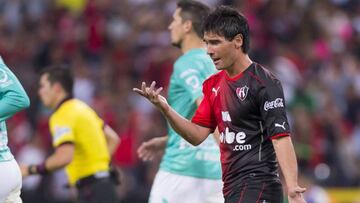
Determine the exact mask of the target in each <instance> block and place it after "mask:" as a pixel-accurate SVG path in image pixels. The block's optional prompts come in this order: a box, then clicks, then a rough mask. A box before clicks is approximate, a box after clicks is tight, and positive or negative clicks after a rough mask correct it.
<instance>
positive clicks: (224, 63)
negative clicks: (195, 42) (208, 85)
mask: <svg viewBox="0 0 360 203" xmlns="http://www.w3.org/2000/svg"><path fill="white" fill-rule="evenodd" d="M204 41H205V43H206V48H207V52H208V54H209V55H210V57H211V59H212V60H213V62H214V64H215V66H216V69H218V70H226V69H229V68H231V67H232V66H233V65H234V63H235V61H236V58H237V50H236V45H235V42H233V41H228V40H227V39H225V37H223V36H220V35H218V34H215V33H208V32H206V33H205V34H204Z"/></svg>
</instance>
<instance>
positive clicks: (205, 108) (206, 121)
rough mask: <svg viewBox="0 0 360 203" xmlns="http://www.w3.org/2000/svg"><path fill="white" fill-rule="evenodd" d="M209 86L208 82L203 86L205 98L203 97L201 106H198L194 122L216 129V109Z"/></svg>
mask: <svg viewBox="0 0 360 203" xmlns="http://www.w3.org/2000/svg"><path fill="white" fill-rule="evenodd" d="M208 90H209V87H208V84H207V83H206V81H205V83H204V86H203V93H204V98H203V99H202V101H201V103H200V106H199V107H198V108H197V110H196V112H195V114H194V116H193V118H192V122H193V123H195V124H198V125H201V126H204V127H207V128H210V129H212V130H215V128H216V125H217V124H216V119H215V116H214V111H213V108H212V105H211V101H210V94H209V91H208Z"/></svg>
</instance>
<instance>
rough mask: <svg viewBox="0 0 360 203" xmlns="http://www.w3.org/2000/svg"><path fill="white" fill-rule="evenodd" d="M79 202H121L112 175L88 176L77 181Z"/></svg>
mask: <svg viewBox="0 0 360 203" xmlns="http://www.w3.org/2000/svg"><path fill="white" fill-rule="evenodd" d="M76 188H77V191H78V198H77V203H119V202H120V201H119V198H118V195H117V192H116V185H115V183H114V181H113V180H112V179H111V177H110V176H105V177H96V176H88V177H86V178H83V179H81V180H79V181H78V182H77V183H76Z"/></svg>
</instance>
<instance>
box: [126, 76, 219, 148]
mask: <svg viewBox="0 0 360 203" xmlns="http://www.w3.org/2000/svg"><path fill="white" fill-rule="evenodd" d="M155 84H156V83H155V82H152V83H151V85H150V86H149V87H147V86H146V83H145V82H143V83H142V85H141V89H138V88H134V89H133V90H134V91H135V92H137V93H138V94H140V95H141V96H143V97H145V98H147V99H148V100H149V101H150V102H151V103H153V104H154V105H155V106H156V107H157V108H158V109H159V110H160V111H161V113H162V114H163V115H164V116H165V118H166V119H167V120H168V122H169V123H170V125H171V127H172V128H173V129H174V130H175V131H176V132H177V133H178V134H179V135H181V136H182V137H183V138H184V139H185V140H186V141H188V142H189V143H191V144H192V145H195V146H196V145H199V144H200V143H201V142H203V141H204V140H205V139H206V137H207V136H208V135H209V134H210V133H211V131H212V130H211V129H210V128H206V127H202V126H199V125H196V124H194V123H192V122H191V121H189V120H187V119H185V118H183V117H182V116H181V115H179V114H178V113H177V112H176V111H175V110H174V109H172V108H171V107H170V106H169V104H168V103H167V101H166V99H165V98H164V97H163V96H161V95H160V92H161V90H162V89H163V88H162V87H160V88H155Z"/></svg>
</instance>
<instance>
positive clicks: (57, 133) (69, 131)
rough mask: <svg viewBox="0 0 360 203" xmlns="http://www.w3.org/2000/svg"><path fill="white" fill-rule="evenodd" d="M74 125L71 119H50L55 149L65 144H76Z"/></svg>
mask: <svg viewBox="0 0 360 203" xmlns="http://www.w3.org/2000/svg"><path fill="white" fill-rule="evenodd" d="M73 123H74V122H73V121H72V119H71V118H65V117H63V118H60V117H58V116H57V115H56V117H52V118H51V119H50V130H51V134H52V144H53V146H54V147H58V146H59V145H61V144H64V143H69V142H70V143H74V142H75V137H74V127H73Z"/></svg>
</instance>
